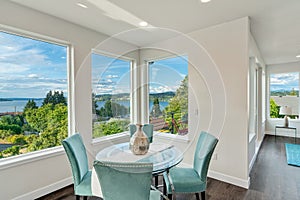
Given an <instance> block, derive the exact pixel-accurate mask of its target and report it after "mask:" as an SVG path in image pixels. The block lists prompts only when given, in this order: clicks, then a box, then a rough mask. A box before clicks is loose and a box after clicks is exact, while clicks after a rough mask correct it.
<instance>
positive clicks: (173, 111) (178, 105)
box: [148, 56, 188, 135]
mask: <svg viewBox="0 0 300 200" xmlns="http://www.w3.org/2000/svg"><path fill="white" fill-rule="evenodd" d="M148 66H149V114H150V116H149V121H150V124H153V127H154V130H155V131H159V132H164V133H171V134H179V135H185V134H187V133H188V61H187V56H177V57H172V58H167V59H162V60H156V61H152V62H149V63H148Z"/></svg>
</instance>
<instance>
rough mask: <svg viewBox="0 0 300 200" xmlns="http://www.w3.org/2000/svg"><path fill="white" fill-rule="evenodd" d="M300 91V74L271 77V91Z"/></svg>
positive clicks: (283, 74) (273, 75)
mask: <svg viewBox="0 0 300 200" xmlns="http://www.w3.org/2000/svg"><path fill="white" fill-rule="evenodd" d="M293 88H294V90H299V73H298V72H293V73H282V74H271V75H270V90H271V91H278V90H287V91H290V90H292V89H293Z"/></svg>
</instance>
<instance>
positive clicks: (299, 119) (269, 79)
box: [266, 70, 300, 122]
mask: <svg viewBox="0 0 300 200" xmlns="http://www.w3.org/2000/svg"><path fill="white" fill-rule="evenodd" d="M288 73H298V87H299V89H300V71H297V70H291V71H276V72H269V73H268V77H267V79H268V81H267V112H266V114H267V119H268V120H271V121H272V120H273V121H277V120H282V119H283V118H271V117H270V112H271V111H270V99H271V90H270V86H271V75H273V74H288ZM298 113H299V115H298V116H299V118H298V119H289V120H291V121H295V122H298V121H300V96H299V100H298Z"/></svg>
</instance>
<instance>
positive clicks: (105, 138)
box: [90, 49, 138, 145]
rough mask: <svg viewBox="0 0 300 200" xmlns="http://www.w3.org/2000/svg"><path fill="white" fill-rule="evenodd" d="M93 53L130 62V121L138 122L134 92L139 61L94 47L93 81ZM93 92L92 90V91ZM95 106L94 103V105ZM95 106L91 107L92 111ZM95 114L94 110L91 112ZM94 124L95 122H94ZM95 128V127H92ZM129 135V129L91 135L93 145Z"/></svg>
mask: <svg viewBox="0 0 300 200" xmlns="http://www.w3.org/2000/svg"><path fill="white" fill-rule="evenodd" d="M92 54H98V55H100V56H106V57H110V58H115V59H119V60H123V61H128V62H130V83H129V84H130V95H129V96H130V123H133V122H136V121H137V115H136V114H135V113H137V111H138V107H137V105H134V102H138V101H137V94H136V93H135V92H134V88H136V87H137V85H138V83H137V81H136V80H137V79H136V78H137V77H138V74H137V72H136V71H137V61H136V59H134V58H130V57H127V56H123V55H122V56H120V55H116V54H113V53H109V52H105V51H101V50H98V49H92V51H91V54H90V59H91V62H90V63H91V64H90V67H91V81H92ZM91 88H92V90H93V84H92V82H91ZM91 93H92V92H91ZM92 106H93V105H92ZM92 109H93V107H92V108H91V111H92ZM91 113H92V114H93V111H92V112H91ZM92 126H93V124H92ZM92 130H93V128H92ZM128 136H129V130H127V131H124V132H120V133H116V134H112V135H106V136H102V137H97V138H93V132H92V135H91V138H92V145H98V144H106V143H107V142H109V141H111V140H116V139H123V138H127V137H128Z"/></svg>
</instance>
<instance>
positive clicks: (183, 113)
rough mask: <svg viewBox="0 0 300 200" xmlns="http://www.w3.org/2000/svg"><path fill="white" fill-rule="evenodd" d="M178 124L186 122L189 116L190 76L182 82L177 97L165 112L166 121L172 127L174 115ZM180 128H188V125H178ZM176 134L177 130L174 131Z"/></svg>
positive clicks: (171, 101)
mask: <svg viewBox="0 0 300 200" xmlns="http://www.w3.org/2000/svg"><path fill="white" fill-rule="evenodd" d="M172 113H173V114H174V119H175V121H176V122H180V121H182V120H186V118H187V116H188V76H187V75H186V76H185V77H184V79H183V80H182V81H181V84H180V86H179V88H178V89H177V90H176V93H175V96H174V97H173V98H172V99H170V101H169V105H168V106H166V108H165V110H164V115H165V116H166V117H165V121H166V122H167V123H168V124H169V127H170V128H171V127H172V115H171V114H172ZM177 125H178V126H179V127H178V128H186V127H185V126H186V124H182V123H178V124H177ZM174 131H175V132H176V130H174Z"/></svg>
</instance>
